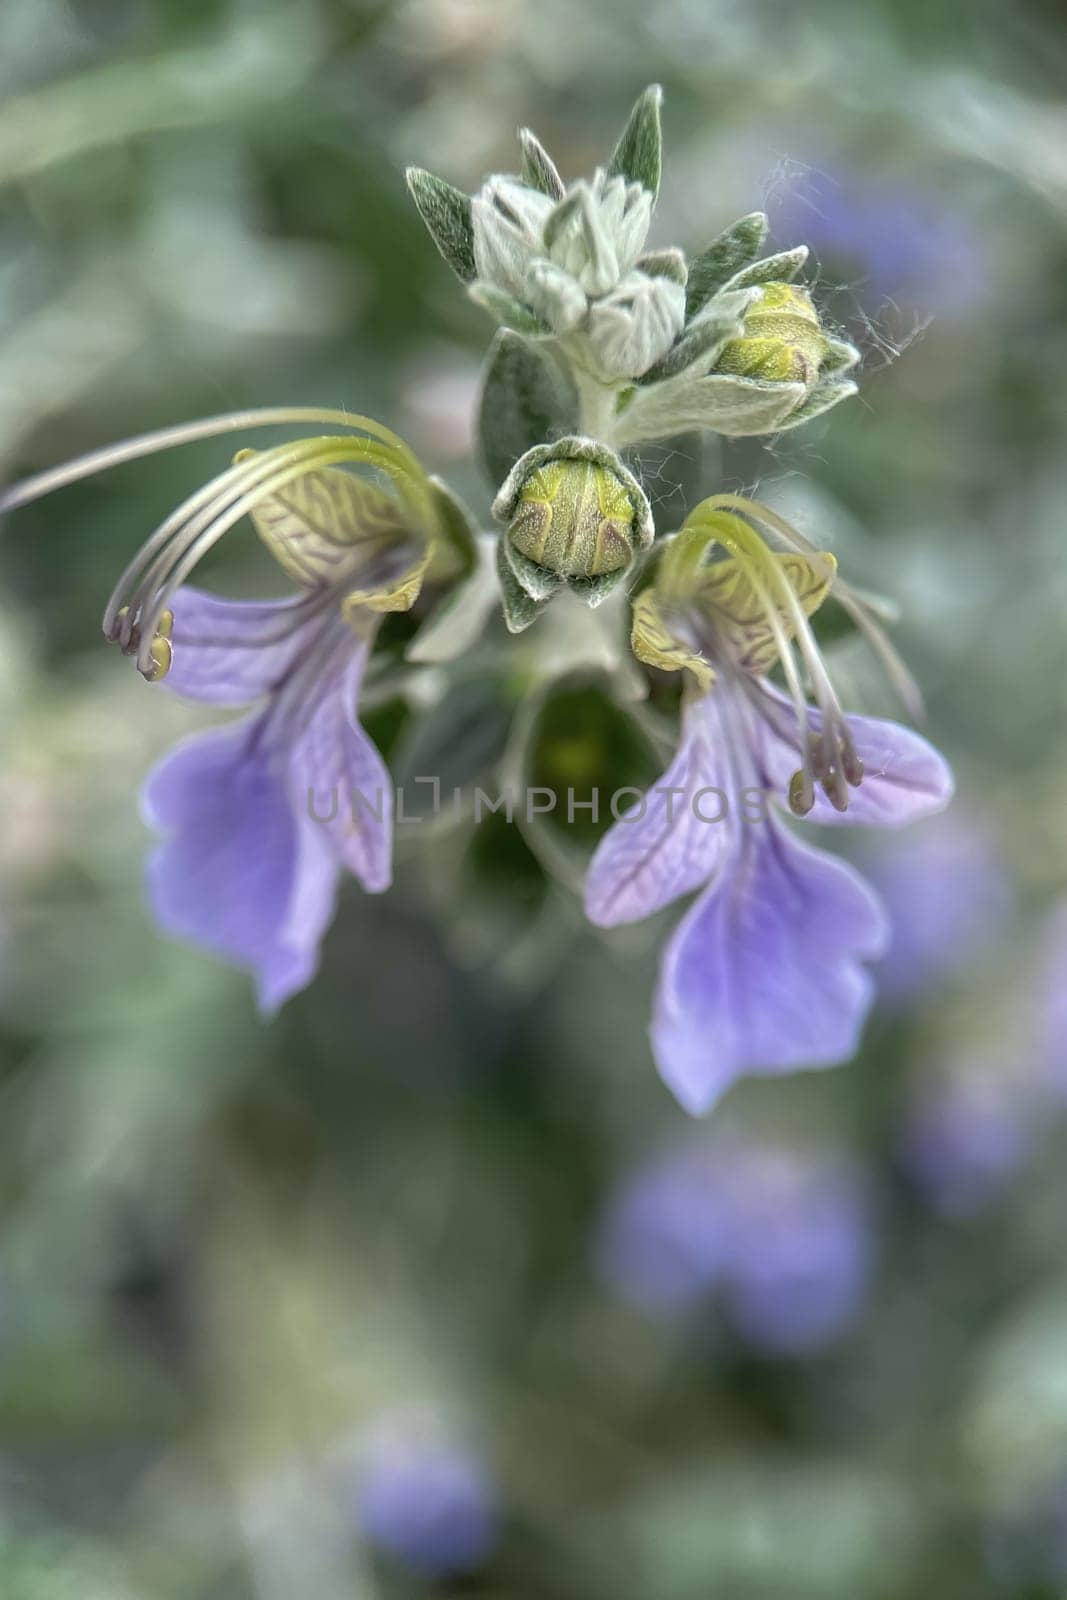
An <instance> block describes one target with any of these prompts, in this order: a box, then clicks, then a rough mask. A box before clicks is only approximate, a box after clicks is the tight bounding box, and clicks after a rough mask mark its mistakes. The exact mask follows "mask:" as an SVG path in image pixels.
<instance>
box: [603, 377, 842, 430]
mask: <svg viewBox="0 0 1067 1600" xmlns="http://www.w3.org/2000/svg"><path fill="white" fill-rule="evenodd" d="M803 399H804V385H803V384H802V383H776V382H772V381H771V380H769V379H765V378H741V377H735V376H734V375H733V374H732V373H719V372H714V373H712V374H711V375H710V376H708V377H706V378H689V377H687V376H686V375H684V374H683V375H682V376H681V377H678V378H670V379H668V381H667V382H666V383H658V384H656V385H654V386H653V387H652V388H649V389H639V390H638V391H637V394H636V396H635V397H634V399H633V400H632V401H631V402H630V404H629V406H628V407H627V408H626V410H625V411H624V412H623V413H622V416H621V417H620V419H619V427H618V440H619V443H620V444H623V445H633V444H640V443H641V442H642V441H643V440H646V439H669V438H671V437H672V436H673V435H674V434H676V433H685V432H686V431H687V430H688V429H690V428H710V429H711V431H712V432H713V433H722V434H725V435H726V436H727V437H728V438H745V437H748V436H749V435H752V434H759V433H776V432H778V431H779V429H780V428H781V426H782V424H783V422H784V420H785V418H786V417H788V416H790V415H791V413H793V412H794V411H795V410H796V408H797V407H798V406H799V405H800V403H801V401H802V400H803ZM831 403H832V402H831Z"/></svg>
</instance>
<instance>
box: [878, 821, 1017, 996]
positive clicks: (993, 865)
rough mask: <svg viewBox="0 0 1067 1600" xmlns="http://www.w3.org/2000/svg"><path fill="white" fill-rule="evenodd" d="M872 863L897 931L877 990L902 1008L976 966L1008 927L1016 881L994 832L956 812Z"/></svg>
mask: <svg viewBox="0 0 1067 1600" xmlns="http://www.w3.org/2000/svg"><path fill="white" fill-rule="evenodd" d="M865 866H866V869H867V871H868V872H869V874H870V876H871V878H872V879H873V881H874V884H875V887H876V888H877V890H878V892H879V894H880V895H881V897H882V900H883V901H884V902H885V905H886V909H887V910H888V912H889V918H890V922H891V925H892V930H893V932H892V937H891V938H890V941H889V947H888V949H887V950H886V953H885V957H884V959H883V960H882V962H881V964H880V965H879V968H878V992H879V995H880V997H881V998H882V999H883V1000H885V1001H887V1002H888V1003H889V1004H890V1005H894V1006H899V1005H901V1004H903V1003H905V1002H907V1001H910V1000H912V999H913V998H915V997H916V996H917V995H919V994H921V993H922V992H924V991H928V990H930V989H932V988H934V987H935V986H936V985H937V984H938V983H941V982H943V981H944V980H945V979H947V978H950V977H952V976H953V974H955V973H957V972H960V971H962V970H964V969H965V968H967V967H969V966H971V965H973V964H974V963H975V962H976V961H977V960H978V958H979V957H980V956H981V955H982V953H983V952H984V951H985V950H987V949H988V947H989V946H990V945H991V943H992V942H993V940H994V938H995V937H996V935H997V934H998V933H999V932H1000V931H1001V930H1002V929H1003V927H1004V924H1005V921H1006V919H1007V917H1008V914H1009V911H1010V907H1011V886H1010V882H1009V879H1008V874H1007V871H1006V869H1005V866H1004V862H1003V860H1002V858H1001V856H1000V853H999V851H998V849H997V846H996V841H995V840H994V839H993V838H992V836H991V835H990V833H989V831H988V830H987V829H986V828H985V827H983V826H982V825H981V824H979V823H978V822H976V821H975V820H973V819H971V818H968V817H966V816H963V817H959V816H957V815H956V812H955V810H954V811H953V812H952V813H951V814H950V815H949V816H946V817H940V818H938V819H937V821H936V822H931V823H930V824H929V825H927V826H925V827H923V828H920V829H919V830H918V831H917V832H916V833H915V834H914V835H909V836H908V838H907V839H899V840H893V841H891V842H887V845H886V847H885V848H884V849H883V850H880V851H879V852H878V853H877V854H873V853H872V854H871V855H870V856H869V857H868V858H867V860H866V862H865Z"/></svg>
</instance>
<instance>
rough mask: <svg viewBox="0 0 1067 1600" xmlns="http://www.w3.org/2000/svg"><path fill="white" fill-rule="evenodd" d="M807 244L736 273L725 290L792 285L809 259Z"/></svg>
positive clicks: (755, 263) (757, 262) (755, 262)
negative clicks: (778, 284) (766, 285)
mask: <svg viewBox="0 0 1067 1600" xmlns="http://www.w3.org/2000/svg"><path fill="white" fill-rule="evenodd" d="M808 253H809V252H808V247H807V245H806V244H798V245H797V247H796V249H795V250H782V251H780V252H779V254H778V255H775V256H764V258H763V260H762V261H754V262H753V263H752V265H751V266H750V267H744V268H743V269H742V270H741V271H740V272H735V273H734V275H733V277H732V278H728V279H727V281H726V282H725V283H724V284H723V289H724V290H727V289H749V288H751V287H752V286H753V285H758V284H761V283H791V282H792V280H793V279H794V278H795V277H796V275H797V273H798V272H799V271H800V269H801V267H802V266H803V265H804V263H805V261H806V260H807V259H808Z"/></svg>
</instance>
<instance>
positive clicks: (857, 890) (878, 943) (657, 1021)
mask: <svg viewBox="0 0 1067 1600" xmlns="http://www.w3.org/2000/svg"><path fill="white" fill-rule="evenodd" d="M886 933H887V929H886V922H885V916H884V913H883V911H882V907H881V904H880V902H879V900H878V899H877V897H876V896H875V894H874V893H873V891H872V890H871V889H870V888H869V886H868V885H867V884H866V883H865V882H864V880H863V879H862V878H861V877H860V876H859V874H858V873H856V872H855V871H854V870H853V869H852V868H851V867H849V866H847V865H846V864H845V863H844V862H842V861H838V860H836V859H835V858H834V857H833V856H828V855H826V854H824V853H823V852H822V851H819V850H813V849H811V848H810V847H808V846H807V845H804V844H801V843H800V842H799V841H798V840H797V839H795V838H794V837H793V835H792V834H790V833H788V832H787V831H786V830H785V828H784V827H783V826H782V824H781V823H780V822H778V821H777V820H776V819H774V818H769V819H768V820H766V821H764V822H759V823H752V824H750V825H749V827H748V829H747V831H746V833H745V834H744V836H743V849H742V851H741V852H740V854H739V855H738V856H737V857H736V858H735V859H734V861H733V862H732V863H731V864H730V866H729V868H728V870H727V871H725V872H723V873H720V875H719V877H718V879H717V880H716V881H715V882H713V883H712V884H711V886H710V887H709V888H708V889H707V890H706V892H705V893H704V894H703V895H701V896H700V898H699V899H698V900H697V901H696V903H695V904H694V905H693V907H692V908H691V910H690V911H689V912H688V913H687V915H686V916H685V917H684V918H683V919H682V921H681V923H680V924H679V926H678V927H677V929H676V930H675V932H674V934H673V936H672V938H671V940H670V942H669V944H668V946H667V949H666V951H665V954H664V959H663V964H662V967H661V970H660V981H659V988H658V992H657V996H656V1006H655V1014H654V1019H653V1024H652V1042H653V1049H654V1052H655V1056H656V1064H657V1066H658V1067H659V1070H660V1073H661V1074H662V1076H663V1078H664V1080H665V1081H666V1083H667V1084H668V1086H669V1087H670V1088H671V1089H672V1090H673V1092H674V1094H675V1095H676V1096H677V1097H678V1099H679V1100H680V1101H681V1103H682V1105H683V1106H684V1107H685V1108H686V1110H687V1111H690V1112H693V1113H694V1114H699V1113H701V1112H705V1111H707V1110H709V1109H710V1107H711V1106H712V1105H714V1103H715V1101H716V1100H718V1099H719V1097H720V1096H721V1095H722V1094H723V1093H724V1092H725V1090H726V1089H728V1088H729V1086H730V1085H731V1084H732V1083H733V1082H734V1081H735V1079H737V1078H738V1077H740V1076H742V1075H743V1074H745V1073H752V1074H757V1075H773V1074H776V1073H782V1072H789V1071H792V1070H794V1069H796V1068H798V1067H818V1066H831V1065H833V1064H834V1063H836V1062H839V1061H844V1060H847V1059H848V1057H849V1056H851V1055H852V1054H853V1052H854V1051H855V1049H856V1045H857V1042H858V1039H859V1034H860V1030H861V1028H862V1026H863V1022H864V1019H865V1018H866V1015H867V1012H868V1009H869V1008H870V1004H871V1000H872V995H873V985H872V982H871V978H870V976H869V974H868V973H867V972H866V971H865V970H864V967H863V965H862V963H863V962H864V961H871V960H874V959H876V958H877V957H878V955H879V954H880V953H881V951H882V949H883V948H884V944H885V939H886Z"/></svg>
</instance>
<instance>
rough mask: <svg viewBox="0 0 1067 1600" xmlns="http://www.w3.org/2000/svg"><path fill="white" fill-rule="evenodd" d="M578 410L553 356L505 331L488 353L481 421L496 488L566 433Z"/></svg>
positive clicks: (485, 453) (486, 459) (484, 456)
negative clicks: (529, 455)
mask: <svg viewBox="0 0 1067 1600" xmlns="http://www.w3.org/2000/svg"><path fill="white" fill-rule="evenodd" d="M577 409H578V400H577V396H576V395H575V394H574V393H573V391H571V390H570V389H569V387H568V379H567V378H566V377H565V376H564V374H563V372H562V370H561V368H560V367H559V366H557V364H556V363H555V362H554V361H553V360H552V358H551V356H548V355H546V354H543V353H542V351H541V350H540V349H539V348H538V347H537V346H536V345H532V344H530V342H529V341H528V340H526V339H523V338H522V337H521V336H520V335H519V334H517V333H512V332H511V330H510V329H508V328H501V330H500V332H499V333H498V334H497V335H496V338H495V339H494V340H493V343H492V344H491V346H490V347H489V355H488V357H487V360H486V369H485V378H484V381H483V385H482V400H481V408H480V411H479V417H478V435H479V441H480V444H481V451H482V459H483V460H484V462H485V466H486V470H487V471H488V473H489V476H490V478H491V479H492V481H493V483H500V482H501V481H502V480H503V479H504V478H506V477H507V475H508V473H509V472H510V471H511V468H512V467H513V466H514V464H515V462H516V461H517V460H518V459H519V457H520V456H522V455H525V453H526V452H527V451H528V450H532V449H533V447H534V446H535V445H539V444H544V443H546V442H547V441H548V440H549V439H551V438H553V437H555V436H556V435H558V434H561V433H566V432H567V431H568V429H569V428H570V427H572V426H573V423H574V418H575V416H576V415H577Z"/></svg>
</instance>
